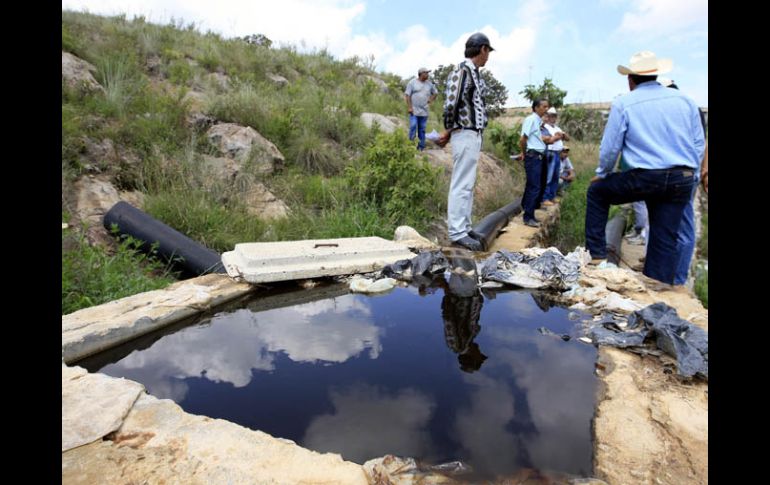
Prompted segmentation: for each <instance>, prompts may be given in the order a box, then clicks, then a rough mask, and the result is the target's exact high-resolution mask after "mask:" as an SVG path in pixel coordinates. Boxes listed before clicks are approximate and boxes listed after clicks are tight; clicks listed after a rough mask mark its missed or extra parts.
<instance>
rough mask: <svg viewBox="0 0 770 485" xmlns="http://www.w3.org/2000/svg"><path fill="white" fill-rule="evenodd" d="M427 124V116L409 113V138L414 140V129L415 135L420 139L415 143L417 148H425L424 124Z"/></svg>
mask: <svg viewBox="0 0 770 485" xmlns="http://www.w3.org/2000/svg"><path fill="white" fill-rule="evenodd" d="M427 124H428V117H427V116H415V115H413V114H410V115H409V139H410V140H414V132H415V130H416V131H417V137H418V138H419V140H420V141H419V142H418V143H417V148H418V149H419V150H424V149H425V126H427Z"/></svg>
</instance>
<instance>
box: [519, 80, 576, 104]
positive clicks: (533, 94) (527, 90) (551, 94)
mask: <svg viewBox="0 0 770 485" xmlns="http://www.w3.org/2000/svg"><path fill="white" fill-rule="evenodd" d="M519 94H521V95H523V96H524V97H525V98H527V99H528V100H529V102H530V103H532V102H533V101H535V100H536V99H540V98H545V99H547V100H548V104H550V105H551V106H553V107H555V108H561V107H562V106H563V105H564V97H565V96H566V95H567V91H562V90H561V89H559V88H558V87H557V86H556V85H554V83H553V81H551V79H550V78H545V79H544V80H543V84H541V85H540V86H535V85H534V84H527V85H526V86H524V89H523V90H522V91H519Z"/></svg>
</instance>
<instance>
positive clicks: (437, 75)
mask: <svg viewBox="0 0 770 485" xmlns="http://www.w3.org/2000/svg"><path fill="white" fill-rule="evenodd" d="M455 67H457V65H455V64H449V65H447V66H444V65H439V66H438V67H437V68H436V69H434V70H433V72H432V78H433V82H434V83H435V84H436V88H437V89H438V91H439V95H440V101H441V103H440V105H442V106H443V104H444V100H445V99H446V93H445V90H446V81H447V78H448V77H449V75H450V74H452V71H453V70H454V69H455ZM481 78H482V79H483V80H484V83H485V84H486V85H487V95H486V96H485V97H484V103H485V104H486V106H487V116H489V118H490V119H493V118H497V117H498V116H500V115H502V114H504V113H505V102H506V101H507V100H508V89H507V88H506V87H505V86H504V85H503V83H501V82H500V81H498V80H497V78H495V76H494V75H492V72H491V71H489V70H487V69H482V70H481Z"/></svg>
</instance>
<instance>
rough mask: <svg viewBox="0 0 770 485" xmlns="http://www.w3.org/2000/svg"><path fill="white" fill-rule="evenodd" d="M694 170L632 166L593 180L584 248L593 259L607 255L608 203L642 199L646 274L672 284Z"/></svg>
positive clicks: (693, 184) (588, 198)
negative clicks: (646, 229) (645, 215)
mask: <svg viewBox="0 0 770 485" xmlns="http://www.w3.org/2000/svg"><path fill="white" fill-rule="evenodd" d="M694 174H695V169H692V168H686V167H676V168H670V169H664V170H642V169H634V170H629V171H627V172H621V173H611V174H609V175H608V176H607V177H605V178H604V179H603V180H599V181H597V182H594V183H592V184H591V185H590V186H589V187H588V193H587V195H586V223H585V225H586V247H587V248H588V251H589V252H590V253H591V257H593V258H606V257H607V240H606V237H605V227H606V225H607V215H608V213H609V210H610V205H617V204H625V203H628V202H634V201H637V200H643V201H644V202H645V203H646V204H647V212H648V214H649V218H650V234H649V239H648V245H647V257H646V259H645V261H644V271H642V272H643V273H644V274H645V275H647V276H649V277H650V278H654V279H656V280H658V281H662V282H663V283H668V284H672V283H673V282H674V275H675V274H676V270H677V267H678V265H679V254H678V253H677V233H678V230H679V223H680V222H681V220H682V214H683V213H684V210H685V207H686V206H687V204H688V203H689V201H690V199H691V195H692V191H693V187H694V186H695V177H694Z"/></svg>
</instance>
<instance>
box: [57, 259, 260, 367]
mask: <svg viewBox="0 0 770 485" xmlns="http://www.w3.org/2000/svg"><path fill="white" fill-rule="evenodd" d="M253 290H254V288H253V287H252V286H250V285H246V284H244V283H237V282H235V281H233V280H232V279H231V278H228V277H227V276H225V275H223V274H209V275H204V276H198V277H197V278H192V279H189V280H185V281H178V282H176V283H174V284H172V285H170V286H168V287H166V288H164V289H162V290H155V291H148V292H145V293H139V294H137V295H131V296H127V297H125V298H121V299H119V300H113V301H111V302H108V303H104V304H102V305H97V306H93V307H89V308H84V309H82V310H78V311H76V312H74V313H70V314H69V315H63V316H62V318H61V329H62V334H61V348H62V360H63V361H64V362H66V363H68V364H69V363H71V362H75V361H77V360H79V359H82V358H84V357H88V356H89V355H92V354H96V353H98V352H101V351H103V350H107V349H109V348H111V347H115V346H117V345H120V344H122V343H123V342H127V341H129V340H131V339H134V338H136V337H139V336H141V335H144V334H146V333H149V332H152V331H155V330H158V329H159V328H162V327H165V326H167V325H171V324H172V323H175V322H178V321H180V320H183V319H185V318H187V317H190V316H192V315H195V314H197V313H200V312H201V311H203V310H206V309H209V308H213V307H216V306H218V305H221V304H222V303H225V302H228V301H230V300H233V299H235V298H238V297H240V296H243V295H245V294H247V293H249V292H251V291H253Z"/></svg>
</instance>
